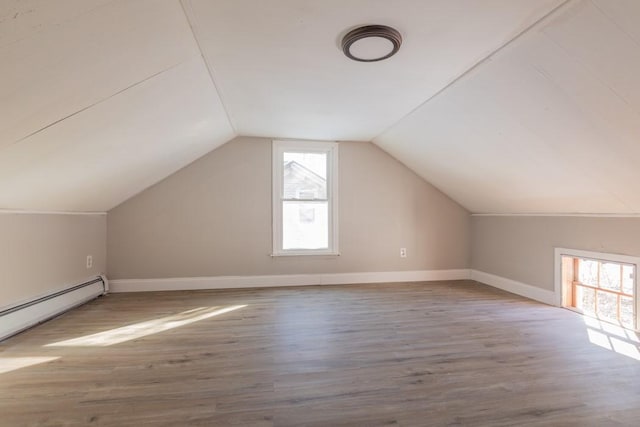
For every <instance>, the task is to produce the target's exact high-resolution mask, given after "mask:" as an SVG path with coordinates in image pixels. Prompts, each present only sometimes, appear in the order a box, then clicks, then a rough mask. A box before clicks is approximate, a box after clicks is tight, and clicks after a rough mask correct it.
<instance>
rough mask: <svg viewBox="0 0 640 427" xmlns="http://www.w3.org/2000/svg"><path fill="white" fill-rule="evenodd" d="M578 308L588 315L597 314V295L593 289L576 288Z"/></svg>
mask: <svg viewBox="0 0 640 427" xmlns="http://www.w3.org/2000/svg"><path fill="white" fill-rule="evenodd" d="M576 293H577V295H576V307H577V308H579V309H580V310H582V311H583V312H584V313H587V314H595V313H596V300H595V298H596V295H595V291H594V290H593V289H589V288H583V287H582V286H576Z"/></svg>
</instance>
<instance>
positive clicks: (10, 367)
mask: <svg viewBox="0 0 640 427" xmlns="http://www.w3.org/2000/svg"><path fill="white" fill-rule="evenodd" d="M57 359H60V356H57V357H0V374H4V373H6V372H11V371H15V370H16V369H21V368H26V367H28V366H33V365H39V364H41V363H47V362H51V361H53V360H57Z"/></svg>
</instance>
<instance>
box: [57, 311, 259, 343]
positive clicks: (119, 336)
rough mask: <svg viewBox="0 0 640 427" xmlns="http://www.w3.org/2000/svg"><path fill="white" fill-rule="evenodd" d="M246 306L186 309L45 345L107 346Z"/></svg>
mask: <svg viewBox="0 0 640 427" xmlns="http://www.w3.org/2000/svg"><path fill="white" fill-rule="evenodd" d="M246 306H247V305H246V304H245V305H232V306H229V307H223V308H220V307H200V308H194V309H193V310H188V311H184V312H182V313H178V314H174V315H171V316H167V317H163V318H160V319H154V320H148V321H146V322H141V323H135V324H133V325H127V326H123V327H121V328H117V329H111V330H109V331H104V332H99V333H97V334H92V335H87V336H84V337H80V338H73V339H70V340H66V341H60V342H56V343H52V344H47V345H46V346H45V347H107V346H110V345H114V344H120V343H123V342H126V341H131V340H135V339H137V338H142V337H146V336H148V335H152V334H157V333H158V332H163V331H167V330H169V329H174V328H178V327H180V326H184V325H188V324H190V323H194V322H198V321H200V320H204V319H209V318H211V317H214V316H219V315H221V314H224V313H229V312H230V311H234V310H239V309H241V308H244V307H246Z"/></svg>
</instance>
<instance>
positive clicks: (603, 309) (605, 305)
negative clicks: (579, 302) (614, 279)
mask: <svg viewBox="0 0 640 427" xmlns="http://www.w3.org/2000/svg"><path fill="white" fill-rule="evenodd" d="M597 298H598V316H600V317H602V318H603V319H606V320H609V321H612V322H615V321H616V320H618V299H617V297H616V295H614V294H610V293H609V292H602V291H597Z"/></svg>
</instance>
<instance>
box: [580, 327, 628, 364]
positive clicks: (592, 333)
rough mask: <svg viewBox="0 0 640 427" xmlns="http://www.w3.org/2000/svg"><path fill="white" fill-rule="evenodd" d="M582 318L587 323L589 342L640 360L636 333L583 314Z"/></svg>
mask: <svg viewBox="0 0 640 427" xmlns="http://www.w3.org/2000/svg"><path fill="white" fill-rule="evenodd" d="M583 319H584V323H585V325H587V336H588V337H589V342H591V344H594V345H597V346H598V347H602V348H606V349H607V350H610V351H613V352H616V353H618V354H621V355H623V356H626V357H630V358H632V359H635V360H640V349H638V343H640V339H639V338H638V334H637V333H635V332H634V331H632V330H629V329H625V328H623V327H621V326H618V325H614V324H611V323H607V322H602V321H600V320H598V319H594V318H592V317H587V316H584V317H583Z"/></svg>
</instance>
